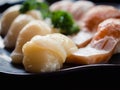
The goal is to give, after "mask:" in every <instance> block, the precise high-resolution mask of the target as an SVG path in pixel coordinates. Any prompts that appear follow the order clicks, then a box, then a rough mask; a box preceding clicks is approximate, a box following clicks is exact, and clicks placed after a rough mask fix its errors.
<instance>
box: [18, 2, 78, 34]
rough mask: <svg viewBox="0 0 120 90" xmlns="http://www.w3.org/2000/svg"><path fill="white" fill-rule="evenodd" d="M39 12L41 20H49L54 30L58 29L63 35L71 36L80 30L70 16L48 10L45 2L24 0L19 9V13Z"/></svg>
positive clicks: (65, 13) (63, 12)
mask: <svg viewBox="0 0 120 90" xmlns="http://www.w3.org/2000/svg"><path fill="white" fill-rule="evenodd" d="M33 9H36V10H39V11H40V12H41V14H42V16H43V18H44V19H45V18H48V17H49V18H50V19H51V21H52V24H53V26H54V27H55V28H58V29H59V32H60V33H62V34H65V35H71V34H74V33H77V32H78V31H79V30H80V29H79V27H78V25H77V24H76V23H75V22H74V20H73V17H72V15H71V14H69V13H68V12H65V11H54V12H51V11H50V10H49V5H48V3H46V2H38V1H37V0H25V1H24V2H23V4H22V6H21V8H20V13H26V12H27V11H29V10H33Z"/></svg>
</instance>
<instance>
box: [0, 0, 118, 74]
mask: <svg viewBox="0 0 120 90" xmlns="http://www.w3.org/2000/svg"><path fill="white" fill-rule="evenodd" d="M119 18H120V11H119V9H118V8H116V7H113V6H111V5H96V4H95V3H93V2H91V1H74V2H73V1H67V0H63V1H57V2H55V3H53V4H51V5H49V4H48V3H47V2H42V1H37V0H26V1H24V2H23V3H22V4H19V5H14V6H11V7H9V8H8V9H7V10H5V11H4V12H3V14H2V16H1V30H0V35H1V36H2V38H3V43H4V48H6V49H11V50H12V52H11V54H10V57H11V62H12V63H14V64H16V65H17V64H18V65H19V64H20V65H23V66H24V69H25V71H27V72H31V73H40V72H52V71H57V70H60V69H61V68H62V67H63V64H64V63H73V64H78V65H86V64H100V63H107V62H108V61H109V59H110V58H111V57H112V56H113V55H114V54H116V53H119V52H120V49H119V45H120V43H119V42H120V19H119Z"/></svg>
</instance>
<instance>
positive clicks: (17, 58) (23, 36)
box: [11, 20, 52, 64]
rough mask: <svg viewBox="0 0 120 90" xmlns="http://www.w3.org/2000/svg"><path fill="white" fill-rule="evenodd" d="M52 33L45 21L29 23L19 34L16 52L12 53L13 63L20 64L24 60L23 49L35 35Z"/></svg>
mask: <svg viewBox="0 0 120 90" xmlns="http://www.w3.org/2000/svg"><path fill="white" fill-rule="evenodd" d="M51 32H52V30H51V28H50V27H49V26H48V25H47V24H46V23H45V22H43V21H40V20H34V21H31V22H29V23H28V24H27V25H26V26H25V27H24V28H23V29H22V30H21V31H20V33H19V35H18V39H17V42H16V46H15V49H14V51H13V52H12V53H11V58H12V62H13V63H17V64H20V63H22V60H23V53H22V47H23V45H24V44H25V43H26V42H27V41H30V39H31V38H32V37H33V36H35V35H46V34H50V33H51Z"/></svg>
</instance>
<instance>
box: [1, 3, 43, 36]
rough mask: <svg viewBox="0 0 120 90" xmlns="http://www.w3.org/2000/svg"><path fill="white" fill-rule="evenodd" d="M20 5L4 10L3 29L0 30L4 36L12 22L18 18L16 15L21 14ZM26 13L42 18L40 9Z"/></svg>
mask: <svg viewBox="0 0 120 90" xmlns="http://www.w3.org/2000/svg"><path fill="white" fill-rule="evenodd" d="M20 7H21V5H14V6H11V7H9V8H8V9H7V10H5V11H4V13H3V15H2V20H1V31H0V34H1V35H2V36H3V37H4V36H6V34H7V32H8V30H9V28H10V26H11V24H12V22H13V21H14V20H15V19H16V17H17V16H19V15H21V13H20V12H19V10H20ZM24 14H27V15H30V16H32V17H34V18H35V19H39V20H42V15H41V12H40V11H38V10H30V11H28V12H26V13H24Z"/></svg>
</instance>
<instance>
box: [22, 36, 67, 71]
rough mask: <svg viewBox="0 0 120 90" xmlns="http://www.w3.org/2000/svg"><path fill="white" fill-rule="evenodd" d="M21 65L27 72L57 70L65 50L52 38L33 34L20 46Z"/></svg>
mask: <svg viewBox="0 0 120 90" xmlns="http://www.w3.org/2000/svg"><path fill="white" fill-rule="evenodd" d="M22 51H23V55H24V58H23V65H24V67H25V70H26V71H28V72H38V73H39V72H49V71H56V70H59V69H60V68H61V67H62V65H63V63H64V62H65V59H66V56H67V55H66V51H65V50H64V48H63V47H62V46H61V45H60V44H59V43H58V42H55V41H54V40H53V39H51V38H48V37H46V36H34V37H33V38H32V40H31V41H29V42H27V43H25V44H24V45H23V48H22Z"/></svg>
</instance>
